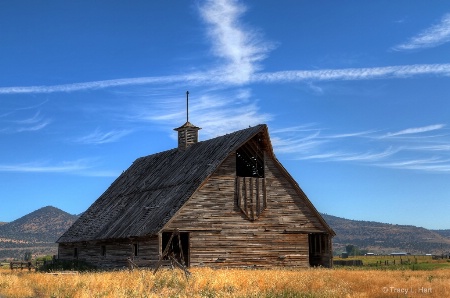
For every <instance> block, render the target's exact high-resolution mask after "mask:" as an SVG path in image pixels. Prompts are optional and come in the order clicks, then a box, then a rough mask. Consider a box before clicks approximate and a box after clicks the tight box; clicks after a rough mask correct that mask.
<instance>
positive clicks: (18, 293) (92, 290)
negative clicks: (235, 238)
mask: <svg viewBox="0 0 450 298" xmlns="http://www.w3.org/2000/svg"><path fill="white" fill-rule="evenodd" d="M191 272H192V275H191V277H190V278H189V280H186V278H185V276H184V273H183V272H182V271H180V270H161V271H158V272H157V273H156V275H153V273H152V271H149V270H135V271H133V272H129V271H115V272H97V273H95V272H93V273H81V274H76V275H62V274H59V275H51V274H45V273H35V272H31V273H30V272H27V271H23V272H20V271H19V272H18V271H14V272H11V271H10V270H5V269H2V270H0V297H2V298H3V297H5V298H7V297H80V298H81V297H89V298H91V297H115V298H116V297H118V298H120V297H333V298H334V297H450V270H433V271H410V270H404V271H401V270H391V271H381V270H346V269H292V270H289V269H277V270H275V269H274V270H240V269H221V270H213V269H209V268H193V269H192V270H191ZM405 292H407V293H406V295H405Z"/></svg>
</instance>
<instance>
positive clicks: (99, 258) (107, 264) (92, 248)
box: [58, 236, 159, 268]
mask: <svg viewBox="0 0 450 298" xmlns="http://www.w3.org/2000/svg"><path fill="white" fill-rule="evenodd" d="M135 244H137V249H138V255H137V256H135V255H134V249H135V246H134V245H135ZM102 246H104V247H105V249H106V251H105V252H106V253H105V255H104V256H103V255H102ZM75 248H77V252H78V256H77V257H76V256H74V251H75ZM158 248H159V240H158V237H157V236H154V237H147V238H139V239H133V240H130V239H127V240H120V239H119V240H114V242H113V241H102V240H99V241H86V242H75V243H59V246H58V258H59V259H60V260H75V259H78V260H81V261H85V262H88V263H90V264H92V265H94V266H97V267H99V268H123V267H127V266H128V261H127V258H131V259H132V260H133V262H134V263H135V264H137V265H138V266H141V265H142V266H151V265H155V264H156V261H157V260H158Z"/></svg>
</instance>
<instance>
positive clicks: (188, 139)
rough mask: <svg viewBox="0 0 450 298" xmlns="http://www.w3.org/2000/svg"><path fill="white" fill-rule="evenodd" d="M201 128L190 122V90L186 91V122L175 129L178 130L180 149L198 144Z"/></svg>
mask: <svg viewBox="0 0 450 298" xmlns="http://www.w3.org/2000/svg"><path fill="white" fill-rule="evenodd" d="M200 129H201V128H200V127H197V126H195V125H194V124H192V123H190V122H189V91H186V123H185V124H183V125H182V126H180V127H178V128H175V129H174V130H176V131H178V149H179V150H185V149H186V148H187V147H189V146H191V145H193V144H196V143H197V142H198V131H199V130H200Z"/></svg>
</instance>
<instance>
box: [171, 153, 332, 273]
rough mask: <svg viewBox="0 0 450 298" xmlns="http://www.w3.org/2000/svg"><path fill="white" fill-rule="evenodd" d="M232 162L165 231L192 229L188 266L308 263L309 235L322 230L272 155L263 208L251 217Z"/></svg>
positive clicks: (233, 160)
mask: <svg viewBox="0 0 450 298" xmlns="http://www.w3.org/2000/svg"><path fill="white" fill-rule="evenodd" d="M235 164H236V158H235V155H234V154H231V155H230V156H229V157H228V158H227V159H226V160H225V162H224V163H223V164H222V166H221V167H219V168H218V170H217V171H216V172H215V173H214V174H213V175H212V176H211V177H210V178H209V179H208V180H207V181H206V183H205V184H204V185H203V186H202V187H201V188H200V189H199V190H198V191H197V192H196V193H195V194H194V195H193V197H192V198H191V199H190V200H189V201H188V202H187V203H186V204H185V205H184V206H183V207H182V208H181V209H180V210H179V212H178V213H177V214H176V215H175V216H174V217H173V218H172V219H171V220H170V221H169V222H168V224H167V225H166V226H165V227H164V230H165V231H170V230H174V229H179V230H180V231H184V232H189V233H190V264H191V266H199V265H206V266H213V267H214V266H254V265H256V266H302V267H308V266H309V245H308V234H309V233H326V229H325V228H324V227H323V226H322V224H321V223H320V221H319V220H318V219H317V217H316V216H315V215H313V213H312V211H311V210H310V209H309V207H308V206H307V204H305V203H304V201H303V198H302V197H301V196H300V195H299V193H298V192H297V191H296V189H295V187H294V186H293V185H292V184H291V182H290V181H289V180H288V179H286V178H285V177H284V176H283V175H282V173H281V171H280V169H279V168H278V167H277V166H276V162H275V161H273V160H272V159H270V158H266V160H265V178H264V179H265V182H264V184H265V187H266V191H265V192H263V191H260V199H261V200H263V201H262V202H264V200H266V201H267V203H266V204H267V206H264V205H265V203H261V202H260V203H258V204H259V206H264V208H265V210H261V209H263V208H260V210H261V211H262V212H261V214H258V218H257V219H255V220H253V221H252V220H251V218H249V217H248V216H247V215H246V214H244V212H243V211H242V208H243V207H242V205H243V203H242V202H241V203H239V204H238V199H239V197H238V195H237V191H236V185H237V182H236V174H235ZM240 187H242V186H240ZM264 196H265V198H264ZM255 201H256V199H255ZM239 205H241V206H239ZM245 208H247V209H245V210H250V209H249V208H248V206H245ZM248 212H251V210H250V211H248ZM254 212H255V213H256V209H255V210H254Z"/></svg>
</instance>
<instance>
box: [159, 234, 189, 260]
mask: <svg viewBox="0 0 450 298" xmlns="http://www.w3.org/2000/svg"><path fill="white" fill-rule="evenodd" d="M172 234H174V235H173V237H172ZM169 241H170V242H169ZM167 246H168V251H167V253H166V255H165V257H164V260H169V259H170V258H169V256H171V257H173V258H174V259H175V260H177V261H178V262H179V263H180V264H182V265H184V266H186V267H189V233H187V232H179V233H172V232H163V233H162V249H163V250H165V249H166V248H167Z"/></svg>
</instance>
